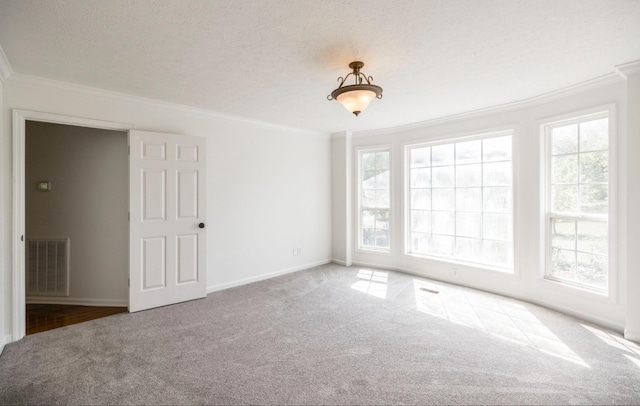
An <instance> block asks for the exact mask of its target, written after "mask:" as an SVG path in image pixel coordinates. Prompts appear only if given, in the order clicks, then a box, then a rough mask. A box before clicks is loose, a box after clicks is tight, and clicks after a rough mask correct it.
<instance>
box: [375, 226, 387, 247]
mask: <svg viewBox="0 0 640 406" xmlns="http://www.w3.org/2000/svg"><path fill="white" fill-rule="evenodd" d="M376 247H378V248H389V230H380V229H376Z"/></svg>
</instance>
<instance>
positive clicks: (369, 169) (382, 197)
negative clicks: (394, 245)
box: [358, 151, 391, 250]
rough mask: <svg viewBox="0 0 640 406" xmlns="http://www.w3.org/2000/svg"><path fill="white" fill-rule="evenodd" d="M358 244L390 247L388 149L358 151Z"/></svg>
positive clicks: (369, 246) (364, 246)
mask: <svg viewBox="0 0 640 406" xmlns="http://www.w3.org/2000/svg"><path fill="white" fill-rule="evenodd" d="M358 162H359V165H360V166H359V169H358V173H359V176H360V179H359V184H358V187H359V193H360V202H359V204H360V207H359V223H358V224H359V226H360V235H359V237H360V241H359V243H358V244H359V247H360V248H365V249H373V250H388V248H389V226H390V225H389V206H390V201H391V199H390V195H389V186H390V184H389V182H390V169H389V151H375V152H370V151H361V152H360V153H359V160H358Z"/></svg>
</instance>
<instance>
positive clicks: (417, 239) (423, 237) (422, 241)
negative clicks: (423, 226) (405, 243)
mask: <svg viewBox="0 0 640 406" xmlns="http://www.w3.org/2000/svg"><path fill="white" fill-rule="evenodd" d="M430 240H431V235H429V234H424V233H411V252H416V253H419V254H427V253H429V251H430V244H429V242H430Z"/></svg>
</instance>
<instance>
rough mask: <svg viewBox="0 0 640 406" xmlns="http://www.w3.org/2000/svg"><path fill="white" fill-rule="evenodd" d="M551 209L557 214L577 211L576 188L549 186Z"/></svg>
mask: <svg viewBox="0 0 640 406" xmlns="http://www.w3.org/2000/svg"><path fill="white" fill-rule="evenodd" d="M551 199H552V206H551V209H552V210H553V211H554V212H558V213H576V212H577V211H578V186H577V185H576V186H557V185H554V186H551Z"/></svg>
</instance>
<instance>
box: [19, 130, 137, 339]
mask: <svg viewBox="0 0 640 406" xmlns="http://www.w3.org/2000/svg"><path fill="white" fill-rule="evenodd" d="M24 146H25V147H24V152H25V154H24V157H25V161H24V163H25V165H24V168H25V172H24V174H25V177H24V183H25V194H24V196H25V201H24V202H25V204H24V213H25V234H24V237H25V257H24V258H25V283H24V289H25V311H26V315H25V316H26V317H25V318H26V334H32V333H36V332H41V331H46V330H50V329H53V328H57V327H62V326H65V325H70V324H76V323H80V322H83V321H88V320H92V319H95V318H99V317H105V316H108V315H111V314H116V313H120V312H126V311H127V306H128V277H129V253H128V249H129V243H128V237H129V224H128V211H129V189H128V180H129V174H128V159H129V156H128V133H127V132H123V131H114V130H108V129H98V128H89V127H80V126H73V125H66V124H56V123H50V122H41V121H31V120H27V121H26V123H25V144H24Z"/></svg>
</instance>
